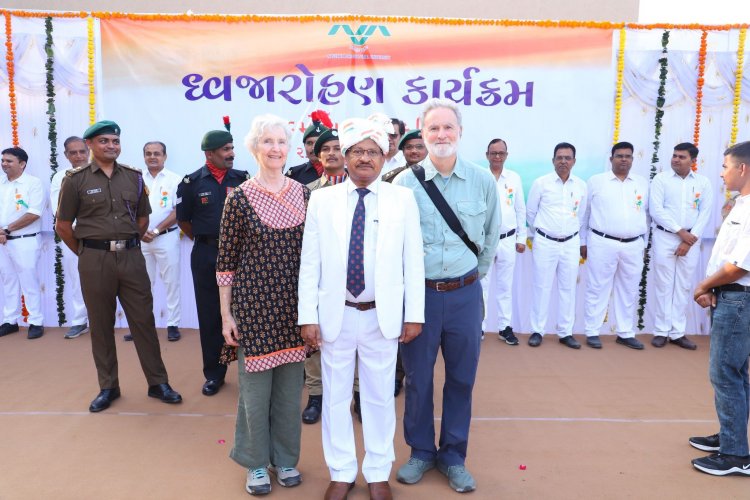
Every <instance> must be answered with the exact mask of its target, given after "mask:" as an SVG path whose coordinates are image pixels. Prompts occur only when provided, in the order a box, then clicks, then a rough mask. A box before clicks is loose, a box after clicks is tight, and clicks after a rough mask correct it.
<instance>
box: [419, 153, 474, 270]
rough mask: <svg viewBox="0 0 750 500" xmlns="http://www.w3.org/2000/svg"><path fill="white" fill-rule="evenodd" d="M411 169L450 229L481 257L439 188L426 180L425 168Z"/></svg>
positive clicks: (420, 166)
mask: <svg viewBox="0 0 750 500" xmlns="http://www.w3.org/2000/svg"><path fill="white" fill-rule="evenodd" d="M411 169H412V172H414V177H416V178H417V180H418V181H419V183H420V184H421V185H422V187H423V188H424V190H425V191H426V192H427V196H429V197H430V199H431V200H432V203H433V204H434V205H435V208H437V210H438V212H440V215H442V216H443V219H445V222H446V224H448V227H449V228H451V231H453V232H454V233H456V234H457V235H458V237H459V238H461V241H463V242H464V243H465V244H466V246H467V247H469V250H471V251H472V253H473V254H474V255H476V256H479V249H478V248H477V246H476V245H475V244H474V242H473V241H471V240H470V239H469V236H468V235H467V234H466V231H464V228H463V227H462V226H461V221H459V220H458V217H456V214H455V213H454V212H453V210H451V207H450V205H448V202H447V201H445V198H444V197H443V195H442V193H441V192H440V190H439V189H438V187H437V186H436V185H435V183H434V182H433V181H432V180H429V181H427V180H425V177H424V168H422V165H419V164H416V165H412V167H411Z"/></svg>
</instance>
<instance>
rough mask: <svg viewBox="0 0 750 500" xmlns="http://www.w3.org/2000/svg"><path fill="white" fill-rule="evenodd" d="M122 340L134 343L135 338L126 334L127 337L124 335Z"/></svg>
mask: <svg viewBox="0 0 750 500" xmlns="http://www.w3.org/2000/svg"><path fill="white" fill-rule="evenodd" d="M122 340H124V341H125V342H132V341H133V336H132V335H130V334H129V333H126V334H125V335H124V336H123V337H122Z"/></svg>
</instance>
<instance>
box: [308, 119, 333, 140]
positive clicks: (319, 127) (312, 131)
mask: <svg viewBox="0 0 750 500" xmlns="http://www.w3.org/2000/svg"><path fill="white" fill-rule="evenodd" d="M326 130H329V129H328V127H326V126H325V125H323V124H322V123H320V122H318V123H315V122H312V123H311V124H310V126H309V127H307V128H306V129H305V133H304V134H302V142H305V141H306V140H307V138H308V137H310V136H311V135H312V136H316V135H317V136H320V134H322V133H323V132H325V131H326Z"/></svg>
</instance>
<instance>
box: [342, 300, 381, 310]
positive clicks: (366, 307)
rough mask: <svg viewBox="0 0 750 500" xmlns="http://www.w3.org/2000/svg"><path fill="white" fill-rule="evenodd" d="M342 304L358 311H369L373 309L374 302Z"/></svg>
mask: <svg viewBox="0 0 750 500" xmlns="http://www.w3.org/2000/svg"><path fill="white" fill-rule="evenodd" d="M344 304H346V305H347V306H348V307H353V308H354V309H356V310H358V311H369V310H370V309H375V301H374V300H373V301H372V302H351V301H348V300H345V301H344Z"/></svg>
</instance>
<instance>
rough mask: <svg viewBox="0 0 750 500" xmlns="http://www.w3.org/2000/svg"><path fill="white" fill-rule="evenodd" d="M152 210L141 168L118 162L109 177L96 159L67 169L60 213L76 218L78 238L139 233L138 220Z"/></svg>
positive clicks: (65, 217) (67, 218) (117, 237)
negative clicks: (79, 166)
mask: <svg viewBox="0 0 750 500" xmlns="http://www.w3.org/2000/svg"><path fill="white" fill-rule="evenodd" d="M150 213H151V205H150V204H149V201H148V194H147V193H146V190H145V188H144V183H143V175H142V174H141V172H140V171H139V170H136V169H134V168H132V167H129V166H127V165H122V164H119V163H116V162H115V167H114V170H113V171H112V177H107V175H106V174H105V173H104V172H103V171H102V170H101V168H99V165H97V164H96V162H95V161H94V162H91V163H90V164H88V165H86V166H85V167H81V168H76V169H73V170H69V171H68V172H67V173H66V176H65V179H64V180H63V183H62V188H61V190H60V203H59V206H58V210H57V217H58V218H59V219H60V220H64V221H70V222H73V221H75V222H76V226H75V229H74V234H75V237H76V238H78V239H84V238H85V239H96V240H122V239H129V238H134V237H137V236H139V234H140V230H139V227H138V224H137V222H136V220H137V219H138V218H139V217H147V216H148V214H150Z"/></svg>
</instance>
